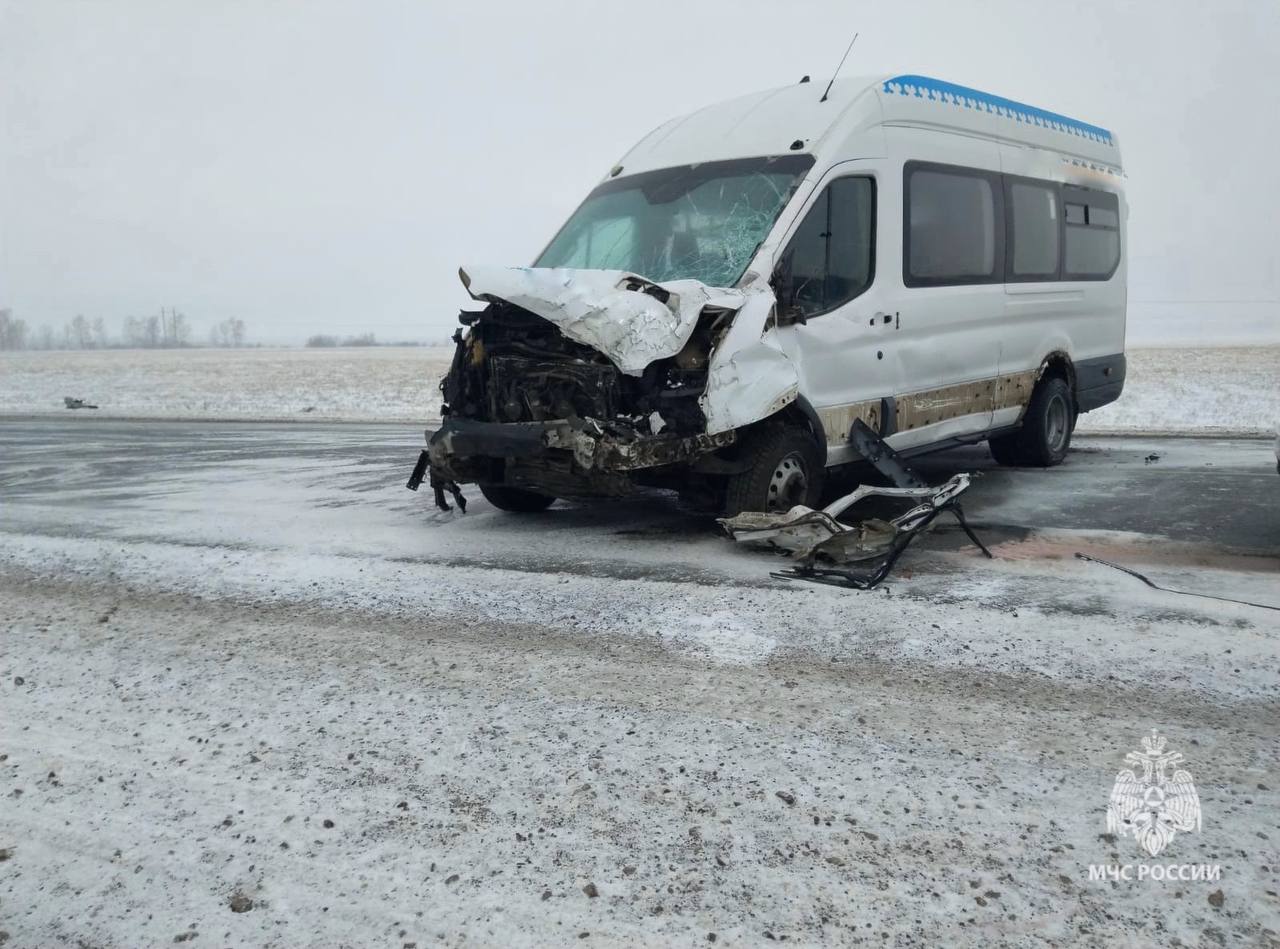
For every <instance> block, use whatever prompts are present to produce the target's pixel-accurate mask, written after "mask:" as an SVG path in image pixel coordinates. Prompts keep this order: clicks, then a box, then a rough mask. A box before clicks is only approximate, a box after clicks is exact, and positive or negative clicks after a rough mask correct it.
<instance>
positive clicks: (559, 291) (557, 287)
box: [458, 266, 759, 376]
mask: <svg viewBox="0 0 1280 949" xmlns="http://www.w3.org/2000/svg"><path fill="white" fill-rule="evenodd" d="M458 276H460V277H461V278H462V284H463V286H465V287H466V288H467V292H468V293H470V294H471V296H472V298H473V299H476V300H487V301H493V300H504V301H506V302H507V303H510V304H513V305H514V306H518V307H521V308H522V309H525V310H528V311H529V312H531V313H536V314H537V315H538V316H540V317H542V318H543V319H545V320H548V321H549V322H551V323H554V324H555V325H556V326H557V327H558V328H559V329H560V332H562V333H564V335H565V336H567V337H569V338H570V339H572V340H574V341H575V342H578V343H582V344H584V345H586V346H590V347H591V348H592V349H596V350H598V351H599V352H601V353H603V354H604V355H605V356H606V357H607V358H608V359H609V361H610V362H612V363H613V364H614V365H615V366H617V367H618V369H620V370H621V371H622V372H624V373H626V374H627V375H631V376H638V375H640V374H641V373H643V372H644V369H645V367H646V366H648V365H649V364H650V363H652V362H654V361H655V360H658V359H666V358H668V357H670V356H674V355H675V354H676V353H678V352H680V350H681V349H683V348H684V345H685V343H687V342H688V341H689V337H690V336H691V335H693V330H694V327H695V326H697V323H698V315H699V314H700V313H701V312H702V310H703V308H704V307H707V306H714V307H719V308H722V309H726V310H737V309H738V308H740V307H741V306H742V305H743V303H745V302H746V300H747V298H748V296H750V295H751V293H752V291H745V290H732V289H724V288H720V287H709V286H707V285H706V284H705V283H703V282H702V281H700V280H668V281H667V282H666V283H654V282H652V281H650V280H647V279H645V278H644V277H641V276H639V275H638V274H633V273H627V272H626V271H622V270H575V269H571V268H568V267H554V268H550V267H486V266H479V267H463V268H460V269H459V270H458ZM631 287H636V288H637V289H630V288H631ZM653 288H659V289H660V290H661V291H665V293H666V294H669V296H668V297H667V300H666V302H665V303H664V302H662V300H660V299H659V297H658V296H654V295H653V293H651V292H648V293H647V292H645V291H646V290H652V289H653ZM755 292H759V291H755Z"/></svg>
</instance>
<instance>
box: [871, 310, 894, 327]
mask: <svg viewBox="0 0 1280 949" xmlns="http://www.w3.org/2000/svg"><path fill="white" fill-rule="evenodd" d="M897 318H898V314H897V313H876V315H875V316H873V317H871V325H872V326H875V325H876V324H877V323H879V324H881V325H883V326H888V325H889V324H890V323H893V322H895V321H896V320H897Z"/></svg>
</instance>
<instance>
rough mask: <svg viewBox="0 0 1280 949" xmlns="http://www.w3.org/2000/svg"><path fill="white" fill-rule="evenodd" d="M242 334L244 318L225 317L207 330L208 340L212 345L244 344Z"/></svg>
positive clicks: (243, 332) (229, 345) (237, 345)
mask: <svg viewBox="0 0 1280 949" xmlns="http://www.w3.org/2000/svg"><path fill="white" fill-rule="evenodd" d="M244 334H245V329H244V320H238V319H234V318H232V319H227V320H223V321H222V322H220V323H215V324H214V326H213V329H211V330H209V342H211V343H212V344H213V345H214V346H224V347H232V346H235V347H240V346H243V345H244Z"/></svg>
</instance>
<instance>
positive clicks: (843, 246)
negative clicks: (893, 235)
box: [781, 177, 876, 319]
mask: <svg viewBox="0 0 1280 949" xmlns="http://www.w3.org/2000/svg"><path fill="white" fill-rule="evenodd" d="M875 208H876V189H875V182H874V181H873V180H872V179H871V178H866V177H850V178H837V179H836V180H835V181H833V182H831V184H829V185H827V187H826V188H824V189H823V191H822V194H820V195H818V200H817V201H815V202H814V203H813V206H812V207H810V208H809V211H808V213H807V214H805V216H804V220H802V221H801V222H800V226H799V227H798V228H797V229H796V232H795V234H794V235H793V236H792V238H791V243H790V244H789V245H788V246H787V250H786V252H785V253H784V254H783V258H782V259H783V264H782V268H781V269H782V270H783V271H784V272H785V273H786V274H787V275H788V280H789V292H788V297H789V299H788V301H787V303H788V306H787V309H788V312H790V313H794V314H797V315H800V316H803V317H804V318H806V319H807V318H808V317H811V316H818V315H819V314H822V313H826V312H828V311H830V310H834V309H835V308H836V307H838V306H841V305H842V304H845V303H848V302H849V301H850V300H852V299H853V298H854V297H857V296H859V295H860V294H861V293H862V292H863V291H865V290H866V289H867V287H869V286H871V281H872V280H873V279H874V277H875Z"/></svg>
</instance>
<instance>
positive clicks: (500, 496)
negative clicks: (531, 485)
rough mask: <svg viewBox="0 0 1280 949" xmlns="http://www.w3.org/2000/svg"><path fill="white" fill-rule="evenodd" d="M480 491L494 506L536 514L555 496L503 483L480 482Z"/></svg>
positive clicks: (547, 505) (552, 501)
mask: <svg viewBox="0 0 1280 949" xmlns="http://www.w3.org/2000/svg"><path fill="white" fill-rule="evenodd" d="M480 493H481V494H483V495H484V497H485V500H486V501H488V502H489V503H490V504H492V505H493V506H494V507H496V508H498V509H499V510H503V511H511V512H512V513H514V514H536V513H537V512H538V511H545V510H546V509H547V508H549V507H551V505H552V504H553V503H554V502H555V498H553V497H548V496H547V495H545V494H539V493H538V492H536V491H527V490H525V489H524V488H512V487H508V486H507V485H505V484H482V485H480Z"/></svg>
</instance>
